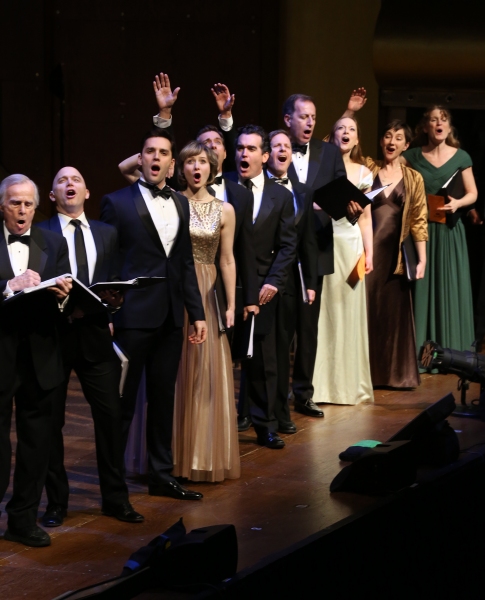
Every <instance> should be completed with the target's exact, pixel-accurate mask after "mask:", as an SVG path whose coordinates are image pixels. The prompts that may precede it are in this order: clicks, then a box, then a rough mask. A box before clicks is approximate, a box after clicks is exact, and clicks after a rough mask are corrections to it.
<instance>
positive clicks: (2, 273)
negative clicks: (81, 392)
mask: <svg viewBox="0 0 485 600" xmlns="http://www.w3.org/2000/svg"><path fill="white" fill-rule="evenodd" d="M28 268H29V269H31V270H32V271H35V272H36V273H38V274H39V275H40V277H41V279H42V281H44V280H46V279H51V278H53V277H57V276H59V275H63V274H65V273H69V272H70V265H69V252H68V248H67V242H66V240H65V239H64V238H63V237H62V235H59V234H57V233H54V232H51V231H43V230H41V229H39V228H38V227H32V229H31V233H30V250H29V262H28ZM13 277H14V273H13V271H12V266H11V264H10V258H9V254H8V249H7V242H6V240H5V237H4V234H3V223H2V222H1V221H0V293H3V292H4V290H5V287H6V285H7V281H9V280H10V279H13ZM34 296H36V297H35V298H34ZM0 302H1V305H0V390H6V389H8V388H9V387H10V386H11V385H12V381H14V380H15V377H16V365H17V358H16V357H17V349H18V346H19V343H20V341H21V340H22V339H25V338H27V339H28V341H29V345H30V353H31V357H32V362H33V367H34V371H35V374H36V376H37V380H38V383H39V385H40V387H41V388H42V389H44V390H49V389H52V388H54V387H56V386H57V385H59V384H60V383H61V381H62V379H63V369H62V359H61V352H60V346H59V334H58V326H59V323H60V320H61V319H62V314H61V312H60V311H59V307H58V303H57V300H56V298H55V296H54V294H52V293H50V292H47V291H45V292H39V293H38V294H37V295H35V294H34V295H33V296H31V297H29V296H28V295H27V296H23V297H19V298H18V299H16V300H14V301H9V302H5V301H4V300H1V301H0Z"/></svg>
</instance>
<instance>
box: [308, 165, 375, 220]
mask: <svg viewBox="0 0 485 600" xmlns="http://www.w3.org/2000/svg"><path fill="white" fill-rule="evenodd" d="M351 200H353V201H354V202H358V203H359V204H360V206H361V207H362V208H365V207H366V206H367V205H368V204H370V203H371V200H369V198H367V196H366V195H365V194H364V193H363V192H361V191H360V190H359V189H358V188H357V187H355V185H354V184H353V183H352V182H351V181H349V180H348V179H347V177H345V176H344V175H343V176H342V177H338V178H337V179H334V180H333V181H331V182H330V183H327V185H324V186H323V187H321V188H318V190H315V191H314V192H313V201H314V202H315V203H316V204H318V206H319V207H320V208H321V209H322V210H324V211H325V212H326V213H327V214H328V215H330V216H331V217H332V219H334V220H335V221H338V220H339V219H342V217H346V216H347V205H348V203H349V202H350V201H351Z"/></svg>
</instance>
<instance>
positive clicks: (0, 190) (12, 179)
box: [0, 173, 39, 208]
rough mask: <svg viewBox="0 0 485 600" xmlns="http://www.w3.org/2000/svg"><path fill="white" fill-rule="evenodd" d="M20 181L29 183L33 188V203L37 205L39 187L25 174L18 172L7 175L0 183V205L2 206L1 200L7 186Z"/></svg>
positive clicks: (17, 183) (3, 197)
mask: <svg viewBox="0 0 485 600" xmlns="http://www.w3.org/2000/svg"><path fill="white" fill-rule="evenodd" d="M21 183H30V184H32V187H33V188H34V204H35V208H37V207H38V206H39V189H38V187H37V186H36V185H35V183H34V182H33V181H32V179H29V178H28V177H27V175H21V174H20V173H15V174H14V175H9V176H8V177H5V179H4V180H3V181H2V183H0V206H3V201H4V200H5V195H6V193H7V190H8V188H9V187H12V186H13V185H19V184H21Z"/></svg>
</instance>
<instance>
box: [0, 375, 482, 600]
mask: <svg viewBox="0 0 485 600" xmlns="http://www.w3.org/2000/svg"><path fill="white" fill-rule="evenodd" d="M456 385H457V377H455V376H452V375H449V376H443V375H427V376H424V378H423V383H422V385H421V387H420V388H418V389H417V390H414V391H390V390H377V391H376V392H375V403H374V404H363V405H359V406H355V407H352V406H332V405H327V406H326V407H324V410H325V418H324V419H314V418H310V417H305V416H302V415H298V414H297V413H293V417H294V420H295V422H296V424H297V426H298V432H297V433H296V434H295V435H287V436H283V437H284V438H285V441H286V448H284V449H283V450H279V451H276V450H269V449H266V448H262V447H259V446H257V445H256V443H255V434H254V431H253V430H252V429H250V430H249V431H248V432H245V433H242V434H240V452H241V462H242V476H241V478H240V479H238V480H233V481H225V482H224V483H221V484H207V483H204V484H191V486H190V487H192V488H193V489H197V490H200V491H201V492H202V493H203V494H204V499H203V500H202V501H200V502H186V501H185V502H184V501H179V500H172V499H170V498H159V497H152V496H148V494H147V489H146V485H145V483H144V482H143V481H141V480H140V479H136V478H135V477H132V478H129V487H130V493H131V501H132V503H133V505H134V507H135V508H136V510H138V511H139V512H141V513H142V514H143V515H145V522H144V523H143V524H141V525H130V524H127V523H121V522H120V521H117V520H115V519H112V518H109V517H104V516H102V515H101V512H100V496H99V488H98V478H97V470H96V463H95V455H94V441H93V428H92V421H91V417H90V413H89V407H88V405H87V403H86V402H85V400H84V398H83V396H82V392H81V390H80V387H79V384H78V382H77V380H76V379H75V378H73V379H72V380H71V386H70V396H69V403H68V409H67V418H66V421H67V422H66V427H65V430H64V432H65V441H66V467H67V470H68V473H69V478H70V482H71V497H70V506H69V514H68V517H67V519H66V520H65V524H64V526H62V527H59V528H57V529H50V530H49V533H51V535H52V545H51V546H50V547H48V548H37V549H35V548H28V547H24V546H22V545H19V544H14V543H11V542H7V541H5V540H4V539H0V598H5V599H6V600H16V599H17V598H26V597H27V598H35V599H36V600H42V599H51V598H55V597H56V596H58V595H60V594H62V593H64V592H66V591H68V590H74V589H78V588H80V587H83V586H86V585H90V584H93V583H96V582H99V581H102V580H106V579H109V578H112V577H114V576H116V575H118V574H119V573H120V572H121V569H122V567H123V564H124V563H125V561H126V560H127V558H128V557H129V555H130V554H131V553H132V552H133V551H134V550H136V549H138V548H139V547H140V546H143V545H145V544H146V543H147V542H148V541H150V540H151V539H152V538H153V537H155V536H156V535H158V534H159V533H162V532H163V531H164V530H165V529H167V528H168V527H169V526H170V525H171V524H173V523H174V522H175V521H176V520H178V519H179V518H180V517H183V519H184V523H185V526H186V528H187V531H190V530H192V529H194V528H197V527H201V526H208V525H215V524H219V523H232V524H234V525H235V526H236V530H237V536H238V543H239V565H238V570H241V569H244V568H245V567H248V566H251V565H254V564H255V563H256V562H257V561H258V560H260V559H261V558H263V557H265V556H267V555H269V554H271V553H274V552H276V551H278V550H281V549H283V548H286V547H288V546H289V545H291V544H293V543H295V542H298V541H300V540H302V539H304V538H306V537H307V536H309V535H311V534H313V533H315V532H317V531H320V530H322V529H324V528H326V527H329V526H330V525H333V524H334V523H336V522H338V521H340V520H341V519H344V518H345V517H348V516H349V515H352V514H355V513H357V512H358V511H360V510H362V509H365V508H367V507H369V506H372V505H373V504H374V503H376V502H377V499H375V498H372V497H367V496H362V495H358V494H350V493H345V494H344V493H340V494H335V495H330V492H329V485H330V482H331V481H332V479H333V477H334V476H335V475H336V474H337V473H338V472H339V470H340V468H341V466H342V465H341V463H340V462H339V460H338V454H339V452H341V451H342V450H344V449H345V448H347V447H348V446H349V445H351V444H353V443H355V442H356V441H358V440H361V439H377V440H380V441H384V440H386V439H387V438H389V437H390V436H391V435H392V434H393V433H395V432H396V431H398V430H399V429H400V428H401V427H402V426H403V425H405V424H406V423H408V422H409V421H410V420H411V419H412V418H413V417H414V416H415V415H417V414H418V413H419V412H420V411H422V410H423V409H425V408H426V407H427V406H429V405H430V404H432V403H433V402H435V401H436V400H438V399H439V398H441V397H442V396H444V395H445V394H447V393H448V392H453V393H454V395H455V399H456V401H457V402H459V393H458V392H456ZM477 396H478V386H477V385H475V384H474V385H472V386H471V389H470V392H469V394H468V397H469V398H470V399H472V398H476V397H477ZM449 422H450V423H451V425H452V426H453V427H454V429H455V430H456V431H457V432H458V436H459V439H460V444H461V448H462V450H464V449H467V448H470V447H471V446H473V445H474V444H478V443H484V442H485V423H482V422H481V421H478V420H475V419H464V418H459V417H454V416H452V417H450V418H449ZM10 492H11V490H9V492H8V495H7V497H6V499H5V502H6V501H7V500H8V498H9V497H10ZM5 502H4V503H3V505H2V507H1V508H2V516H1V517H0V535H3V532H4V531H5V528H6V515H5V513H4V510H3V509H4V505H5ZM44 507H45V499H44V501H43V503H42V505H41V511H42V512H43V510H44ZM150 597H152V596H151V595H150Z"/></svg>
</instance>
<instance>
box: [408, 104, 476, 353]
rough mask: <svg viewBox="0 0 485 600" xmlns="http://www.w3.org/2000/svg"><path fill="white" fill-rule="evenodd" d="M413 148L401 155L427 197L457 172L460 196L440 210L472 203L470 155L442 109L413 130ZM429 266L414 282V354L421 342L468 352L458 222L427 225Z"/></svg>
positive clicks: (467, 302) (465, 268)
mask: <svg viewBox="0 0 485 600" xmlns="http://www.w3.org/2000/svg"><path fill="white" fill-rule="evenodd" d="M417 134H418V135H417V138H416V140H415V146H416V147H414V148H412V149H410V150H407V151H406V152H404V154H403V156H404V157H405V160H406V164H407V165H408V166H410V167H412V168H413V169H415V170H416V171H418V172H419V173H421V175H422V176H423V179H424V184H425V190H426V194H436V193H437V192H438V191H439V190H440V189H441V188H442V187H443V185H444V184H445V183H446V182H447V181H448V180H449V179H450V178H451V177H452V176H453V174H454V173H456V171H457V170H460V171H461V174H462V177H463V184H464V188H465V195H464V196H463V197H462V198H460V199H456V198H451V197H450V198H449V203H448V204H446V205H445V207H444V208H443V209H442V210H444V211H445V212H446V213H455V212H456V211H457V210H459V209H462V208H463V207H465V206H468V205H470V204H473V203H474V202H475V200H476V198H477V188H476V185H475V179H474V177H473V172H472V168H471V167H472V160H471V158H470V156H469V155H468V154H467V153H466V152H464V151H463V150H461V149H460V148H459V145H460V144H459V142H458V140H457V139H456V137H455V135H454V129H453V127H452V125H451V115H450V113H449V112H448V111H447V110H446V109H445V108H443V107H441V106H433V107H431V108H429V109H428V110H427V111H426V112H425V114H424V116H423V119H422V121H421V123H420V125H419V126H418V129H417ZM428 235H429V237H428V248H427V256H428V264H427V268H426V273H425V276H424V278H423V279H420V280H418V281H416V290H415V301H414V310H415V323H416V343H417V348H418V351H419V348H420V346H421V345H422V344H423V342H424V341H425V340H433V341H435V342H437V343H439V344H440V345H441V346H443V347H446V348H454V349H455V350H469V349H470V346H471V344H472V343H473V341H474V327H473V306H472V292H471V284H470V266H469V262H468V251H467V245H466V239H465V228H464V226H463V223H462V221H461V219H458V222H457V223H456V225H455V226H454V227H450V226H448V225H447V224H442V223H435V222H429V223H428Z"/></svg>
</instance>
